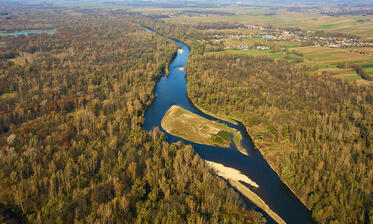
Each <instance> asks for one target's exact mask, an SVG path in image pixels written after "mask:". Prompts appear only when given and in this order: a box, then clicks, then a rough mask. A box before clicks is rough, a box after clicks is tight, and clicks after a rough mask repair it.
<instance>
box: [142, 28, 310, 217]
mask: <svg viewBox="0 0 373 224" xmlns="http://www.w3.org/2000/svg"><path fill="white" fill-rule="evenodd" d="M143 28H145V27H143ZM146 29H147V30H148V31H149V32H153V31H152V30H150V29H149V28H146ZM153 33H154V32H153ZM154 35H157V34H154ZM171 40H172V41H174V42H175V43H176V45H177V46H178V47H181V49H182V51H178V52H177V55H176V56H175V57H174V58H173V60H172V61H171V63H170V64H169V67H168V70H169V74H168V76H163V77H162V78H161V79H160V81H159V82H158V83H157V85H156V89H155V92H156V97H155V99H154V101H153V103H152V104H151V105H150V106H149V107H148V109H147V110H146V113H145V121H144V128H145V129H146V130H149V131H150V130H153V128H154V127H159V129H160V130H162V131H163V132H165V133H166V135H167V140H168V142H169V143H174V142H177V141H183V142H184V143H186V144H190V145H192V146H193V148H194V150H195V152H196V153H198V155H199V156H200V157H201V158H202V159H204V160H208V161H212V162H215V163H219V164H222V165H224V166H226V167H231V168H234V169H236V170H239V171H240V172H241V173H242V174H244V175H246V176H247V177H249V178H250V179H251V180H253V181H254V182H256V183H257V184H258V185H259V188H255V187H253V186H251V185H248V184H245V183H243V184H244V185H245V186H246V187H248V188H249V189H250V190H251V191H253V192H254V193H256V194H257V195H258V196H259V197H260V198H261V199H262V200H263V201H264V202H265V203H266V204H267V205H268V206H269V207H270V209H272V210H273V211H274V212H275V213H277V214H278V215H279V216H280V217H281V218H282V219H283V220H284V221H285V222H286V223H289V224H292V223H294V224H306V223H314V221H313V219H312V217H311V212H310V211H309V210H308V209H307V208H306V207H305V206H304V205H303V204H302V203H301V202H300V201H299V199H298V198H297V197H296V196H295V195H294V194H293V193H292V191H291V190H290V189H289V188H288V187H287V186H286V185H285V184H284V183H282V181H281V180H280V178H279V176H278V175H277V174H276V172H274V171H273V170H272V168H271V167H270V166H269V165H268V163H267V161H266V160H265V159H264V158H263V156H262V155H261V153H260V152H259V151H257V150H255V149H254V147H253V143H252V140H251V138H250V136H249V135H248V134H247V132H246V129H245V128H244V127H243V126H242V124H238V125H236V124H233V123H230V122H227V121H223V120H220V119H218V118H215V117H212V116H209V115H207V114H205V113H203V112H202V111H200V110H199V109H197V108H196V107H195V106H194V105H193V103H192V102H191V101H190V100H189V98H188V94H187V88H186V84H187V81H186V78H185V75H186V71H185V69H184V67H185V66H186V64H187V62H188V55H189V53H190V48H189V47H188V45H187V44H185V43H183V42H180V41H178V40H174V39H171ZM173 105H179V106H181V107H183V108H184V109H187V110H189V111H191V112H193V113H195V114H198V115H200V116H202V117H205V118H207V119H210V120H214V121H219V122H223V123H225V124H227V125H228V126H230V127H232V128H235V129H236V130H239V131H240V132H241V135H242V142H241V144H242V145H243V146H244V147H245V149H246V151H247V154H248V155H244V154H242V153H241V152H239V151H238V150H237V148H236V147H235V146H234V145H232V146H231V147H230V148H222V147H215V146H208V145H201V144H196V143H193V142H190V141H187V140H185V139H182V138H179V137H177V136H174V135H171V134H169V133H167V132H166V131H165V130H163V129H162V127H161V120H162V118H163V116H164V115H165V113H166V112H167V110H168V109H169V108H170V107H171V106H173ZM246 202H247V204H248V206H249V207H251V208H255V209H256V210H258V211H261V212H263V211H262V210H261V209H259V208H257V207H255V206H254V205H253V204H252V203H251V202H249V201H248V200H246ZM265 217H266V219H267V220H268V222H269V223H275V221H273V220H272V219H271V218H270V217H269V216H268V215H266V214H265Z"/></svg>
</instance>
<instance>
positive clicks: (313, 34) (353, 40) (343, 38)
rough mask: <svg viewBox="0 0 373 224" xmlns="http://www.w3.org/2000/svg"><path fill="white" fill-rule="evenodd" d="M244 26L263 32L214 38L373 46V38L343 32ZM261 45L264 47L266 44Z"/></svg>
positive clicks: (332, 45)
mask: <svg viewBox="0 0 373 224" xmlns="http://www.w3.org/2000/svg"><path fill="white" fill-rule="evenodd" d="M244 27H245V28H240V29H249V30H259V31H262V32H260V33H256V34H233V35H232V34H227V35H213V36H212V39H213V40H214V41H226V40H234V39H241V38H261V39H265V40H273V41H276V40H277V41H280V40H290V41H296V42H303V43H307V44H309V45H316V46H322V47H333V48H346V47H373V41H372V40H364V39H360V38H358V37H353V36H349V35H342V34H341V35H340V36H328V34H327V33H318V32H317V31H303V30H298V29H294V30H285V29H276V28H272V27H265V26H260V25H245V26H244ZM260 47H261V48H263V47H264V46H260ZM241 48H247V46H246V47H245V46H241ZM264 48H268V47H264Z"/></svg>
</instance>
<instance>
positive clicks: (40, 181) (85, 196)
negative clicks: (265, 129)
mask: <svg viewBox="0 0 373 224" xmlns="http://www.w3.org/2000/svg"><path fill="white" fill-rule="evenodd" d="M57 11H58V15H59V16H56V15H53V13H51V14H52V15H53V18H49V17H43V16H45V14H40V17H39V16H38V13H37V12H30V14H32V15H34V16H35V17H27V20H28V21H29V25H30V26H32V24H33V20H36V21H48V22H49V24H52V25H53V26H54V27H56V28H57V32H56V34H53V35H46V34H43V35H33V36H13V37H1V38H0V42H4V41H5V42H6V46H5V47H4V48H1V49H0V55H1V57H2V60H0V84H1V88H0V89H1V94H0V170H1V172H0V189H1V191H0V203H1V204H3V205H5V206H6V207H7V208H10V209H11V210H12V211H13V212H14V213H16V214H17V216H18V217H20V218H21V219H22V221H23V222H30V223H73V222H82V223H135V222H136V223H186V222H188V223H263V222H265V220H264V219H263V217H262V215H261V214H260V213H257V212H254V211H249V210H246V209H245V205H244V203H243V201H242V200H241V199H240V197H239V195H238V194H237V193H236V192H235V191H234V190H233V189H232V188H229V187H228V186H227V184H226V182H225V181H223V180H222V179H220V178H218V177H216V176H215V175H213V174H212V172H211V169H210V168H209V167H208V166H207V165H206V164H205V163H204V162H203V161H202V160H201V159H200V158H199V156H198V155H196V154H194V152H193V149H192V148H191V147H190V146H185V145H183V144H172V145H170V144H168V143H167V141H166V139H165V135H163V134H162V133H161V132H160V131H159V130H158V129H155V130H154V131H153V132H152V133H147V132H146V131H144V130H143V129H142V124H143V120H144V112H145V108H146V106H147V105H149V104H150V103H151V102H152V99H153V98H154V87H155V84H156V82H157V80H158V79H159V78H160V76H161V75H162V74H161V73H162V72H161V71H162V70H163V69H164V67H165V64H164V63H165V62H167V61H168V60H169V56H170V55H172V54H173V52H174V51H175V45H174V43H172V42H171V41H167V40H166V39H164V38H161V37H158V36H156V35H154V34H151V33H148V32H146V31H145V30H143V29H141V28H140V27H139V26H138V25H135V24H133V23H130V22H128V21H129V18H127V17H126V16H125V15H123V16H120V15H118V16H115V17H112V16H108V15H105V16H104V15H102V14H97V15H95V16H93V15H92V14H89V15H88V14H81V15H79V14H78V13H77V14H75V13H71V11H68V12H66V13H64V11H63V10H62V11H60V10H57ZM52 12H53V11H52ZM14 14H16V12H15V13H14ZM41 17H43V18H41ZM49 19H50V20H49ZM25 25H27V24H25ZM1 214H2V213H1ZM8 215H9V214H8ZM6 218H7V217H1V218H0V220H5V219H6Z"/></svg>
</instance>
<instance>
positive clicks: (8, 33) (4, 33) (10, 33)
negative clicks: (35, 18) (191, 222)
mask: <svg viewBox="0 0 373 224" xmlns="http://www.w3.org/2000/svg"><path fill="white" fill-rule="evenodd" d="M44 33H45V34H54V33H55V31H54V30H21V31H0V36H14V35H21V34H22V35H25V36H27V35H30V34H44Z"/></svg>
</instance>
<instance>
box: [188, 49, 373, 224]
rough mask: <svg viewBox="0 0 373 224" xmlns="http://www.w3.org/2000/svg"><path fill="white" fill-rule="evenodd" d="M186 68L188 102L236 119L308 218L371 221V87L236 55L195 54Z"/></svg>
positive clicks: (268, 59)
mask: <svg viewBox="0 0 373 224" xmlns="http://www.w3.org/2000/svg"><path fill="white" fill-rule="evenodd" d="M193 52H194V49H193V48H192V53H193ZM186 70H187V80H188V94H189V97H190V99H191V100H192V101H193V102H194V103H195V104H197V105H199V106H201V107H202V108H204V109H206V110H208V111H210V112H212V113H216V114H221V115H228V116H231V117H233V118H236V119H238V120H241V121H243V122H244V124H245V126H246V127H247V129H248V132H249V133H250V134H251V136H252V138H253V139H254V141H255V144H256V147H257V148H258V149H259V150H260V151H261V152H262V154H263V155H264V157H265V159H266V160H267V161H268V162H269V163H270V164H271V166H272V167H273V168H274V169H275V170H276V172H277V173H278V174H279V175H280V177H281V179H282V180H283V181H284V182H285V183H287V184H288V185H289V186H290V187H291V189H293V190H294V191H295V193H296V195H297V196H298V197H299V198H300V199H301V200H302V201H303V202H304V203H305V204H306V206H307V207H308V208H310V209H311V210H312V215H313V217H314V218H315V220H317V221H318V222H320V223H371V222H372V221H373V196H372V190H373V186H372V184H373V169H372V167H373V147H372V143H373V135H372V133H373V114H372V113H373V111H372V108H373V106H372V104H373V92H372V88H371V87H364V86H356V85H355V84H354V83H352V82H350V81H343V80H338V79H333V78H331V77H330V76H327V75H321V74H314V73H313V72H312V71H311V69H308V68H307V67H301V66H297V65H294V64H289V63H288V62H286V61H285V60H273V59H270V58H268V57H259V56H258V57H251V56H247V55H243V54H226V53H207V54H204V55H201V54H196V53H194V55H192V56H191V58H190V59H189V64H188V66H187V68H186Z"/></svg>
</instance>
